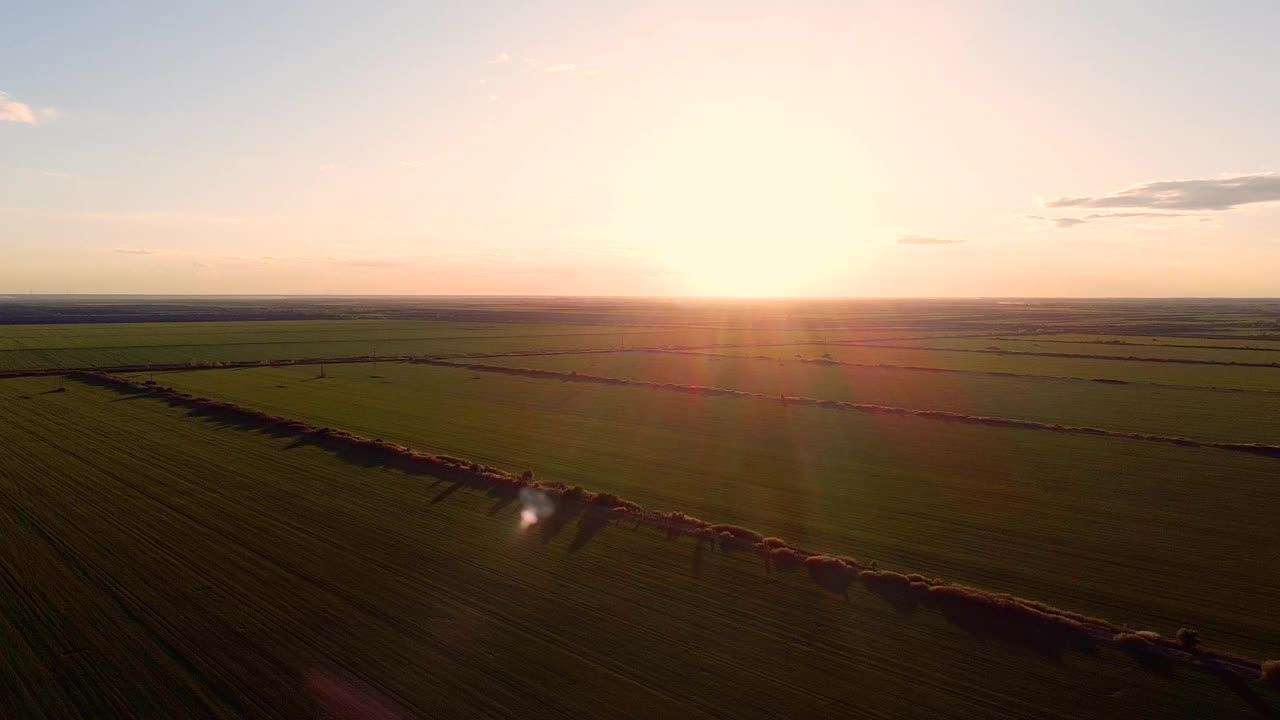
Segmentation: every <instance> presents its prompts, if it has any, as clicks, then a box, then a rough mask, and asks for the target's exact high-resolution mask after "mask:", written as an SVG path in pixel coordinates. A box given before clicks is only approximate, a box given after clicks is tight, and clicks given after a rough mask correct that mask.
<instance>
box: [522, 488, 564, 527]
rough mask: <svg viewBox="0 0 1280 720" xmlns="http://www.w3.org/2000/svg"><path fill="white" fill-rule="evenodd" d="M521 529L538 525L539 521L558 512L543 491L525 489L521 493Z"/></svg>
mask: <svg viewBox="0 0 1280 720" xmlns="http://www.w3.org/2000/svg"><path fill="white" fill-rule="evenodd" d="M520 504H521V505H523V506H524V507H523V508H521V509H520V529H521V530H523V529H525V528H528V527H531V526H533V525H537V524H538V521H539V520H541V519H543V518H545V517H550V516H551V514H552V513H554V512H555V511H556V504H555V503H554V502H552V501H551V498H549V497H547V494H546V493H544V492H542V491H541V490H534V489H533V488H524V489H523V490H521V491H520Z"/></svg>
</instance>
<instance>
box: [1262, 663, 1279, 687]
mask: <svg viewBox="0 0 1280 720" xmlns="http://www.w3.org/2000/svg"><path fill="white" fill-rule="evenodd" d="M1262 681H1263V682H1265V683H1267V684H1268V685H1270V686H1272V687H1277V688H1280V660H1268V661H1266V662H1264V663H1262Z"/></svg>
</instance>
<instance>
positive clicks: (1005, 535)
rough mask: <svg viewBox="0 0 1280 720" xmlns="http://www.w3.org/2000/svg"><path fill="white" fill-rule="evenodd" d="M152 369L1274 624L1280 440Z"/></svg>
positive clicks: (1142, 599)
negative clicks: (1165, 436) (1251, 441)
mask: <svg viewBox="0 0 1280 720" xmlns="http://www.w3.org/2000/svg"><path fill="white" fill-rule="evenodd" d="M156 378H157V380H158V381H159V382H162V384H165V385H172V386H174V387H176V388H178V389H180V390H184V391H189V392H193V393H196V394H198V395H203V396H208V397H213V398H218V399H222V400H230V401H234V402H237V403H240V404H243V405H247V406H250V407H255V408H259V409H262V410H264V411H267V412H270V413H274V414H279V415H283V416H286V417H290V418H297V419H301V420H305V421H307V422H310V423H313V424H316V425H331V426H334V427H339V428H343V429H347V430H350V431H353V432H356V433H358V434H361V435H365V436H369V437H381V438H386V439H388V440H393V441H396V442H401V443H404V444H407V445H410V446H412V447H414V448H418V449H422V450H428V451H433V452H440V453H447V454H451V455H458V456H462V457H466V458H471V459H475V460H479V461H482V462H486V463H489V464H494V465H498V466H501V467H505V468H508V469H511V470H517V471H518V470H522V469H525V468H532V469H533V470H534V471H535V472H536V473H537V475H538V476H539V477H541V478H545V479H552V480H560V481H564V482H566V483H570V484H580V485H582V486H584V487H586V488H589V489H593V490H598V491H609V492H615V493H617V494H619V495H621V496H623V497H626V498H628V499H632V500H635V501H637V502H639V503H641V504H642V505H644V506H645V507H647V508H650V509H658V510H667V509H675V510H681V511H684V512H688V513H690V514H692V515H695V516H699V517H706V518H709V519H710V518H714V519H715V520H716V521H720V522H732V523H737V524H740V525H744V526H747V527H751V528H754V529H756V530H759V531H761V532H763V533H765V534H774V535H778V536H780V537H783V538H786V539H788V540H791V541H793V542H797V543H799V544H800V545H802V546H805V547H813V548H816V549H820V550H824V551H828V552H836V553H843V554H849V555H853V556H855V557H860V558H864V559H877V560H879V561H881V562H882V563H885V564H886V566H889V567H896V568H903V569H905V570H907V571H920V572H924V573H927V574H936V575H940V576H942V577H945V578H949V579H954V580H958V581H963V582H969V583H974V584H977V585H980V586H982V587H986V588H990V589H995V590H1002V591H1009V592H1014V593H1016V594H1019V595H1022V596H1025V597H1032V598H1036V599H1040V600H1044V601H1047V602H1051V603H1053V604H1056V605H1059V606H1063V607H1069V608H1072V609H1076V610H1080V611H1083V612H1088V613H1092V614H1096V615H1099V616H1102V617H1106V618H1108V619H1111V620H1113V621H1116V622H1120V623H1126V624H1131V625H1134V626H1138V627H1150V628H1152V629H1155V630H1158V631H1162V632H1164V633H1166V634H1169V633H1172V632H1173V631H1174V630H1176V629H1177V628H1178V627H1180V626H1183V625H1188V624H1190V625H1194V626H1196V627H1199V628H1201V629H1202V630H1203V631H1204V632H1205V636H1206V639H1209V638H1212V642H1213V643H1214V644H1215V646H1218V647H1223V648H1228V649H1233V650H1238V651H1241V652H1246V653H1254V654H1263V655H1265V654H1266V653H1267V652H1270V651H1272V649H1273V648H1274V647H1276V645H1277V644H1280V620H1278V618H1277V616H1276V615H1275V613H1274V608H1275V606H1276V603H1277V602H1278V601H1280V556H1277V555H1276V554H1275V553H1274V552H1269V551H1267V550H1260V549H1265V548H1274V547H1277V546H1280V527H1278V526H1277V525H1276V524H1275V522H1274V512H1273V510H1274V508H1275V507H1276V506H1277V502H1280V487H1278V486H1276V484H1275V483H1274V482H1272V480H1273V478H1274V477H1275V473H1276V470H1277V467H1280V465H1278V464H1277V461H1276V460H1275V459H1272V458H1266V457H1259V456H1251V455H1247V454H1243V453H1232V452H1226V451H1221V450H1211V449H1203V448H1183V447H1172V446H1164V445H1159V444H1155V443H1148V442H1141V441H1134V440H1126V439H1116V438H1099V437H1085V436H1070V435H1063V434H1058V433H1052V432H1044V431H1030V430H1020V429H1007V428H993V427H985V426H978V425H969V424H963V423H952V422H939V421H934V420H926V419H920V418H912V417H900V416H884V415H867V414H863V413H857V412H847V411H838V410H830V409H825V408H815V407H801V406H783V405H779V404H777V403H773V402H764V401H758V400H747V399H739V398H724V397H701V396H694V395H686V394H680V393H671V392H665V391H660V390H645V389H638V388H628V387H614V386H603V385H597V384H588V383H574V382H561V381H555V380H545V379H531V378H524V377H513V376H506V375H500V374H494V373H486V372H474V371H470V370H464V369H456V368H441V367H432V366H420V365H405V364H398V363H397V364H393V363H380V364H376V365H374V364H369V365H345V366H341V367H336V368H330V370H329V377H328V378H325V379H319V378H317V377H316V369H315V368H310V367H279V368H254V369H244V370H212V371H192V372H175V373H165V374H159V373H158V374H157V375H156ZM125 404H128V403H125ZM1222 518H1230V519H1231V520H1230V522H1222V520H1221V519H1222Z"/></svg>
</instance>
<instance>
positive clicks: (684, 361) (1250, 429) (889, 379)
mask: <svg viewBox="0 0 1280 720" xmlns="http://www.w3.org/2000/svg"><path fill="white" fill-rule="evenodd" d="M478 362H480V363H483V364H485V365H496V366H500V367H516V368H533V369H538V370H550V371H554V372H564V373H570V372H577V373H581V374H583V375H598V376H603V377H611V378H624V379H628V380H644V381H648V382H660V383H675V384H680V385H701V386H706V387H721V388H729V389H732V390H744V391H747V392H755V393H762V394H765V395H769V396H771V397H777V396H778V395H787V396H795V397H811V398H818V399H822V400H840V401H845V402H856V403H869V404H874V405H891V406H897V407H906V408H912V409H927V410H946V411H948V412H956V413H962V414H966V415H981V416H988V417H1004V418H1016V419H1020V420H1035V421H1037V422H1044V423H1050V424H1062V425H1078V426H1086V427H1097V428H1104V429H1107V430H1116V431H1120V432H1139V433H1149V434H1153V435H1171V436H1178V437H1189V438H1195V439H1198V440H1215V441H1221V442H1259V443H1274V442H1280V428H1278V427H1277V423H1276V418H1280V393H1263V392H1240V391H1227V390H1214V389H1208V388H1197V387H1191V386H1152V385H1146V386H1139V387H1134V386H1130V385H1113V384H1108V383H1099V382H1094V381H1090V380H1064V379H1056V378H1048V377H1037V376H1033V375H1024V376H1012V377H1011V376H993V375H984V374H981V373H953V372H927V371H921V370H907V369H901V368H892V367H855V366H848V365H823V364H816V363H807V362H800V361H797V360H795V359H794V358H793V359H790V360H782V361H776V362H771V361H766V360H758V359H754V358H739V357H716V356H712V355H692V354H683V353H682V354H672V353H651V352H620V353H590V354H585V355H535V356H515V357H496V358H484V359H483V360H479V361H478ZM1138 397H1141V402H1135V399H1136V398H1138Z"/></svg>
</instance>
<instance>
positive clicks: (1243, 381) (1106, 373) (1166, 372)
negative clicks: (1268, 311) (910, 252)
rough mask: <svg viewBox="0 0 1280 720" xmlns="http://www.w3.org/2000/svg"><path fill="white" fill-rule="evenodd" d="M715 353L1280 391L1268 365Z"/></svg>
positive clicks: (1278, 372)
mask: <svg viewBox="0 0 1280 720" xmlns="http://www.w3.org/2000/svg"><path fill="white" fill-rule="evenodd" d="M895 344H900V343H895ZM989 344H999V341H990V342H989ZM714 352H716V353H721V354H726V355H744V356H748V357H764V358H769V359H774V360H789V359H790V360H794V359H796V358H797V357H803V358H820V357H823V356H829V357H830V358H831V359H833V360H838V361H841V362H848V363H858V364H863V365H902V366H908V367H928V368H940V369H948V370H972V371H978V372H1004V373H1014V374H1017V375H1038V376H1049V377H1073V378H1084V379H1086V380H1092V379H1096V378H1102V379H1107V380H1122V381H1124V382H1130V383H1143V384H1151V383H1156V384H1162V385H1191V386H1196V387H1218V388H1227V389H1235V390H1261V391H1267V392H1280V368H1270V367H1232V366H1229V365H1187V364H1180V363H1159V362H1143V361H1140V360H1121V359H1118V358H1103V357H1098V358H1071V357H1066V358H1064V357H1045V356H1040V355H1013V354H1009V355H1002V354H999V353H979V352H963V351H956V350H939V349H931V348H900V347H877V346H874V345H836V344H827V345H823V344H814V343H804V344H796V345H770V346H760V347H739V348H719V349H716V350H715V351H714Z"/></svg>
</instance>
